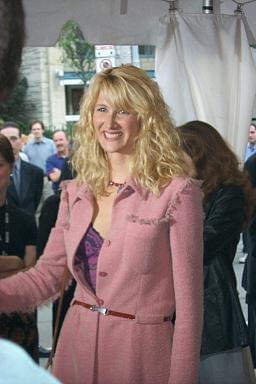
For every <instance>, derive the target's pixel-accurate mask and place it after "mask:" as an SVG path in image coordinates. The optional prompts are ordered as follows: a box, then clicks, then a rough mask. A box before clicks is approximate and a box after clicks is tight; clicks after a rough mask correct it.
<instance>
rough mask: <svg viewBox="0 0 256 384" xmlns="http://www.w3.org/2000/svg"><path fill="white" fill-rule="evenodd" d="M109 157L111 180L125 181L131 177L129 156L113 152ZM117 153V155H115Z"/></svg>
mask: <svg viewBox="0 0 256 384" xmlns="http://www.w3.org/2000/svg"><path fill="white" fill-rule="evenodd" d="M111 155H112V156H110V158H109V162H110V166H111V171H110V172H111V173H110V178H111V181H114V182H116V183H124V182H126V181H127V180H128V179H129V177H130V171H129V157H128V156H123V155H120V154H111ZM114 155H115V156H114Z"/></svg>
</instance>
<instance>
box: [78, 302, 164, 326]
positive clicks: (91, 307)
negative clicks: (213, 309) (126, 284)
mask: <svg viewBox="0 0 256 384" xmlns="http://www.w3.org/2000/svg"><path fill="white" fill-rule="evenodd" d="M75 304H77V305H81V306H82V307H84V308H86V309H89V310H90V311H93V312H99V313H101V314H102V315H104V316H117V317H123V318H124V319H130V320H134V319H135V316H134V315H130V314H129V313H124V312H117V311H112V310H111V309H108V308H105V307H98V306H97V305H91V304H87V303H83V302H82V301H78V300H75V301H74V302H73V305H75ZM170 320H171V316H165V317H164V318H163V321H170Z"/></svg>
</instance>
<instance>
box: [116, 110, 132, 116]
mask: <svg viewBox="0 0 256 384" xmlns="http://www.w3.org/2000/svg"><path fill="white" fill-rule="evenodd" d="M117 113H118V114H119V115H130V112H127V111H124V110H123V109H120V111H118V112H117Z"/></svg>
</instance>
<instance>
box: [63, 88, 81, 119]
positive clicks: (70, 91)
mask: <svg viewBox="0 0 256 384" xmlns="http://www.w3.org/2000/svg"><path fill="white" fill-rule="evenodd" d="M83 93H84V86H83V85H66V86H65V94H66V114H67V115H79V109H80V100H81V98H82V96H83Z"/></svg>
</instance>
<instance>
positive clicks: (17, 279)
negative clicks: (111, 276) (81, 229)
mask: <svg viewBox="0 0 256 384" xmlns="http://www.w3.org/2000/svg"><path fill="white" fill-rule="evenodd" d="M68 223H69V208H68V194H67V191H66V187H65V188H64V190H63V192H62V197H61V205H60V210H59V215H58V218H57V223H56V226H55V228H53V229H52V231H51V234H50V237H49V241H48V243H47V245H46V248H45V251H44V254H43V255H42V256H41V257H40V259H39V261H38V262H37V263H36V265H35V267H33V268H31V269H29V270H28V271H27V272H20V273H18V274H16V275H14V276H11V277H8V278H6V279H2V280H0V312H4V313H9V312H13V311H21V312H29V311H31V310H33V309H34V308H36V307H37V306H39V305H41V304H44V303H46V302H48V301H49V300H51V299H52V300H53V299H55V298H57V297H58V296H59V291H60V286H61V282H62V278H63V274H64V267H65V265H66V263H67V261H66V250H65V245H64V230H65V228H66V227H67V226H68Z"/></svg>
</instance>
